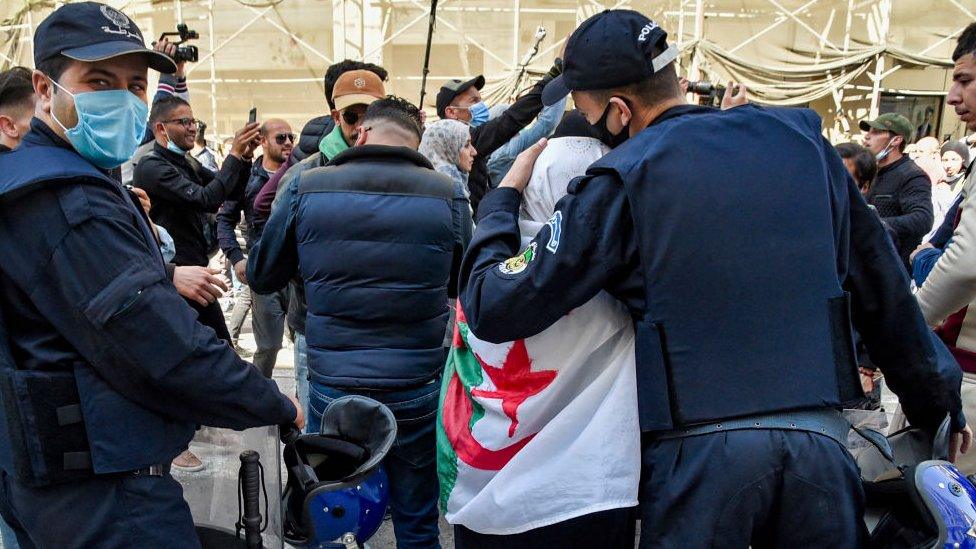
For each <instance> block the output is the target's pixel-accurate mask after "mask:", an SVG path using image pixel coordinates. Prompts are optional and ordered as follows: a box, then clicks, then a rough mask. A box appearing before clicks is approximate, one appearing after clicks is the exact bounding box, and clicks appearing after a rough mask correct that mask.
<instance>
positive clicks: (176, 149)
mask: <svg viewBox="0 0 976 549" xmlns="http://www.w3.org/2000/svg"><path fill="white" fill-rule="evenodd" d="M163 131H164V132H166V130H163ZM166 148H167V149H169V150H170V151H173V152H175V153H176V154H178V155H180V156H183V155H185V154H186V152H187V151H184V150H183V149H181V148H180V147H179V146H178V145H177V144H176V143H173V139H172V138H171V137H170V136H169V132H166Z"/></svg>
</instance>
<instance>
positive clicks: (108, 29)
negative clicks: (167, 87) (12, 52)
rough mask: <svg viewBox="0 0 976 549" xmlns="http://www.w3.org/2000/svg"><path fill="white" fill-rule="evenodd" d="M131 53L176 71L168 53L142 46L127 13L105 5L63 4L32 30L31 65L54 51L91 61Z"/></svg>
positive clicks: (165, 70)
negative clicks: (32, 59) (139, 54)
mask: <svg viewBox="0 0 976 549" xmlns="http://www.w3.org/2000/svg"><path fill="white" fill-rule="evenodd" d="M132 53H141V54H144V55H145V56H146V59H147V61H149V66H150V67H151V68H153V69H155V70H157V71H159V72H162V73H173V72H176V63H174V62H173V60H172V59H170V58H169V56H167V55H166V54H164V53H160V52H157V51H153V50H150V49H148V48H146V43H145V40H143V38H142V32H140V31H139V27H138V26H137V25H136V24H135V22H133V21H132V19H130V18H129V16H127V15H126V14H124V13H122V12H120V11H118V10H117V9H115V8H113V7H111V6H106V5H105V4H99V3H97V2H79V3H77V4H65V5H64V6H61V7H60V8H58V9H57V10H55V11H54V12H53V13H52V14H51V15H49V16H48V17H47V19H45V20H44V21H43V22H41V24H40V25H38V27H37V30H36V31H35V32H34V66H35V67H36V66H38V65H40V63H41V62H42V61H47V60H48V59H50V58H52V57H54V56H56V55H58V54H61V55H64V56H65V57H68V58H69V59H75V60H78V61H89V62H92V61H103V60H105V59H111V58H113V57H118V56H120V55H128V54H132Z"/></svg>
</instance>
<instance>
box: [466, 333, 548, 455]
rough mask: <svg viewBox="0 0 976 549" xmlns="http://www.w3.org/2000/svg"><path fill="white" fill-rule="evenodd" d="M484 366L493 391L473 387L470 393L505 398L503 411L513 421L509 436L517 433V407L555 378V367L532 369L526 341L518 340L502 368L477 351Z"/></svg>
mask: <svg viewBox="0 0 976 549" xmlns="http://www.w3.org/2000/svg"><path fill="white" fill-rule="evenodd" d="M475 357H476V358H477V359H478V362H479V363H480V364H481V367H482V368H484V371H485V373H486V374H488V377H489V378H490V379H491V382H492V383H493V384H494V385H495V390H494V391H485V390H483V389H472V390H471V396H473V397H475V396H477V397H484V398H498V399H501V401H502V411H503V412H505V415H506V416H508V418H509V419H511V420H512V423H511V425H509V427H508V437H509V438H512V437H513V436H515V429H516V428H517V427H518V408H519V406H521V405H522V403H523V402H525V401H526V399H528V398H529V397H531V396H533V395H537V394H539V393H540V392H542V390H543V389H545V388H546V387H548V386H549V384H551V383H552V380H553V379H555V378H556V371H555V370H541V371H538V372H533V371H532V360H531V359H529V352H528V350H526V348H525V341H524V340H521V339H520V340H518V341H516V342H515V343H514V344H513V345H512V348H511V349H510V350H509V351H508V355H507V356H506V357H505V362H504V363H503V364H502V367H501V368H498V367H496V366H491V365H489V364H487V363H485V361H484V360H482V359H481V357H480V356H478V355H477V354H475Z"/></svg>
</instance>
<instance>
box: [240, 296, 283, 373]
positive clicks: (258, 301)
mask: <svg viewBox="0 0 976 549" xmlns="http://www.w3.org/2000/svg"><path fill="white" fill-rule="evenodd" d="M247 291H249V292H250V291H251V290H250V288H248V289H247ZM287 300H288V294H287V293H286V291H285V290H279V291H277V292H274V293H272V294H267V295H261V294H259V293H255V292H251V328H252V329H253V330H254V343H255V344H256V345H257V348H258V349H257V351H256V352H255V353H254V365H255V366H257V368H258V370H261V373H263V374H264V375H265V377H271V374H272V373H273V372H274V367H275V363H276V362H277V361H278V351H280V350H281V339H282V338H283V337H284V336H285V311H287V310H288V301H287Z"/></svg>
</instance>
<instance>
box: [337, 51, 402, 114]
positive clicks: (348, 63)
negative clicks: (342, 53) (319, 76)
mask: <svg viewBox="0 0 976 549" xmlns="http://www.w3.org/2000/svg"><path fill="white" fill-rule="evenodd" d="M356 70H364V71H369V72H371V73H373V74H375V75H376V76H379V77H380V80H382V81H384V82H385V81H386V78H387V77H388V76H389V73H388V72H386V69H384V68H383V67H381V66H379V65H374V64H372V63H363V62H362V61H353V60H352V59H343V60H342V61H339V62H338V63H334V64H332V65H329V68H328V69H326V70H325V100H326V101H328V102H329V108H330V109H335V102H333V101H332V91H333V90H334V89H335V85H336V81H337V80H339V77H340V76H342V75H343V74H344V73H347V72H349V71H356Z"/></svg>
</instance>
